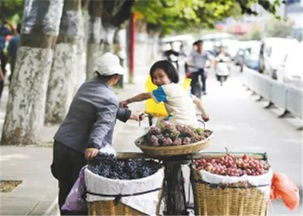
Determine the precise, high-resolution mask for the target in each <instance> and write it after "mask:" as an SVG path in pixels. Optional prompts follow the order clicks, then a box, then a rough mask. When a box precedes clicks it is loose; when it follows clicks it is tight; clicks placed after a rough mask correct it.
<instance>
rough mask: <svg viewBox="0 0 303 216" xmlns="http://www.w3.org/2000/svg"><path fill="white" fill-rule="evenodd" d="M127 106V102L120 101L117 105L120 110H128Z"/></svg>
mask: <svg viewBox="0 0 303 216" xmlns="http://www.w3.org/2000/svg"><path fill="white" fill-rule="evenodd" d="M127 105H128V102H127V100H124V101H120V103H119V107H121V108H128V106H127Z"/></svg>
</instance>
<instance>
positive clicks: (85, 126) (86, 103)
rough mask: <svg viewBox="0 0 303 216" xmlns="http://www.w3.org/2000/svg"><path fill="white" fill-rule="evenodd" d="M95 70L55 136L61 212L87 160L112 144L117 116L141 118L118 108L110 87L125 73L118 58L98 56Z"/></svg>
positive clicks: (56, 171)
mask: <svg viewBox="0 0 303 216" xmlns="http://www.w3.org/2000/svg"><path fill="white" fill-rule="evenodd" d="M95 72H96V74H97V75H96V77H95V78H93V79H92V80H90V81H87V82H85V83H84V84H82V86H81V87H80V88H79V90H78V92H77V93H76V95H75V97H74V99H73V101H72V103H71V105H70V108H69V111H68V113H67V116H66V118H65V119H64V121H63V123H62V124H61V125H60V127H59V129H58V130H57V132H56V134H55V136H54V148H53V162H52V165H51V171H52V174H53V176H54V177H55V178H56V179H57V180H58V183H59V207H60V212H61V214H62V215H64V214H70V212H67V211H63V210H61V207H62V205H63V204H64V202H65V199H66V197H67V195H68V193H69V192H70V189H71V188H72V186H73V184H74V182H75V181H76V179H77V177H78V174H79V172H80V170H81V168H82V167H83V166H84V165H85V164H86V161H87V160H91V159H92V158H94V157H95V156H96V155H97V154H98V153H99V152H102V151H104V149H108V147H111V145H112V136H113V130H114V126H115V123H116V119H119V120H121V121H123V122H126V121H127V120H128V119H133V120H138V116H137V115H134V114H131V111H130V110H129V109H126V108H119V102H118V98H117V96H116V95H115V93H114V91H113V90H112V88H111V87H112V86H114V85H115V84H117V82H118V81H119V79H120V76H122V75H123V74H124V73H125V70H124V68H123V67H121V66H120V64H119V58H118V57H117V56H116V55H113V54H111V53H105V54H103V55H101V56H99V57H97V60H96V66H95ZM73 214H75V212H73ZM80 214H85V213H84V212H81V213H80Z"/></svg>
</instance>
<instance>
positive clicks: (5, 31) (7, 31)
mask: <svg viewBox="0 0 303 216" xmlns="http://www.w3.org/2000/svg"><path fill="white" fill-rule="evenodd" d="M13 29H14V28H13V26H12V25H11V24H10V23H9V22H7V21H6V20H4V21H2V24H0V62H1V65H0V66H1V70H2V74H3V79H0V99H1V96H2V92H3V88H4V77H5V74H6V64H7V55H6V37H7V36H8V35H12V34H13V31H12V30H13Z"/></svg>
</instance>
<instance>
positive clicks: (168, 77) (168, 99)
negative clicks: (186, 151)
mask: <svg viewBox="0 0 303 216" xmlns="http://www.w3.org/2000/svg"><path fill="white" fill-rule="evenodd" d="M149 73H150V76H151V79H152V82H153V83H154V84H155V85H157V86H158V88H157V89H156V90H154V91H152V92H145V93H141V94H138V95H136V96H134V97H131V98H128V99H127V100H125V101H122V102H121V105H122V106H124V107H126V106H127V105H128V104H130V103H133V102H138V101H143V100H147V99H149V98H152V99H153V100H154V101H155V102H156V103H160V102H163V103H164V104H165V107H166V110H167V112H168V114H169V115H168V117H167V118H166V119H165V120H170V121H172V122H174V123H179V124H185V125H190V126H193V127H198V126H199V125H198V121H197V117H196V108H195V106H194V105H195V104H196V105H197V107H198V109H199V111H200V112H201V118H202V119H203V120H204V121H207V120H208V119H209V117H208V114H207V112H206V110H205V109H204V107H203V105H202V102H201V100H200V99H199V98H197V97H195V96H194V95H190V94H189V93H188V92H186V91H185V89H184V88H183V87H182V86H181V85H178V84H177V83H178V82H179V76H178V73H177V71H176V69H175V67H174V66H173V65H172V64H171V63H170V62H169V61H167V60H161V61H157V62H156V63H154V64H153V65H152V67H151V68H150V71H149Z"/></svg>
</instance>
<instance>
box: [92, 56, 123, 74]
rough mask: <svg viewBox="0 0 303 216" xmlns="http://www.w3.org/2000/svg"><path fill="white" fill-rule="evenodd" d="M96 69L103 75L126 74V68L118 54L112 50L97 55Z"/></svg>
mask: <svg viewBox="0 0 303 216" xmlns="http://www.w3.org/2000/svg"><path fill="white" fill-rule="evenodd" d="M95 71H96V72H98V73H99V74H100V75H102V76H110V75H114V74H118V75H124V74H125V69H124V68H123V67H122V66H121V65H120V60H119V58H118V56H116V55H114V54H112V53H110V52H107V53H104V54H103V55H101V56H99V57H97V59H96V65H95Z"/></svg>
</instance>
